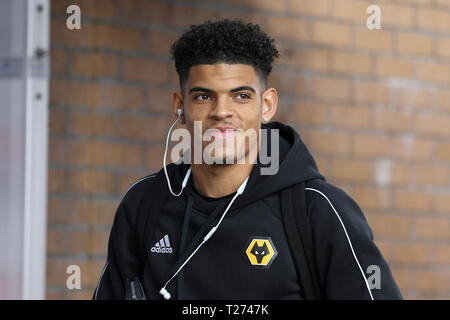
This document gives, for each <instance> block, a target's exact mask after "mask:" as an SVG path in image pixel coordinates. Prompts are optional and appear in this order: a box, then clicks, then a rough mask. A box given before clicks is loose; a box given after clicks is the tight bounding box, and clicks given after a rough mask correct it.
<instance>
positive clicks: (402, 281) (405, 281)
mask: <svg viewBox="0 0 450 320" xmlns="http://www.w3.org/2000/svg"><path fill="white" fill-rule="evenodd" d="M391 272H392V275H393V277H394V279H395V282H396V283H397V285H398V287H399V289H400V290H401V291H402V290H407V289H410V288H412V284H411V280H410V271H409V270H408V269H407V268H391ZM402 295H403V298H405V299H407V297H405V294H404V293H403V292H402Z"/></svg>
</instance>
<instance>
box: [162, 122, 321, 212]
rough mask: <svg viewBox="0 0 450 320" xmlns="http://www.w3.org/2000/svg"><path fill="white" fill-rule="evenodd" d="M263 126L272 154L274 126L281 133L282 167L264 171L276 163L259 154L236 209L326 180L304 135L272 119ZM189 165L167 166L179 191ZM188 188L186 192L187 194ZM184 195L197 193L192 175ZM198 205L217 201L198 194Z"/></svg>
mask: <svg viewBox="0 0 450 320" xmlns="http://www.w3.org/2000/svg"><path fill="white" fill-rule="evenodd" d="M262 129H267V130H268V131H267V136H268V137H267V144H268V146H267V149H268V153H267V154H271V150H272V148H273V147H274V146H272V145H271V140H272V139H271V135H272V134H273V131H272V130H274V129H277V130H278V133H279V144H278V145H279V162H280V163H279V169H278V172H277V173H275V174H273V175H263V174H261V168H264V167H269V166H271V165H272V166H273V165H274V164H270V163H269V164H267V165H264V164H262V163H261V162H260V157H259V156H258V159H257V163H256V164H255V165H254V166H253V169H252V171H251V173H250V178H249V181H248V183H247V186H246V188H245V191H244V193H243V194H242V195H240V196H238V197H237V198H236V201H235V202H234V203H233V209H239V208H241V207H243V206H246V205H248V204H249V203H252V202H254V201H257V200H259V199H261V198H264V197H266V196H268V195H271V194H273V193H276V192H279V191H281V190H283V189H285V188H288V187H290V186H292V185H294V184H297V183H300V182H302V181H306V180H310V179H322V180H325V178H324V177H323V176H322V175H321V174H320V173H319V170H318V168H317V165H316V163H315V161H314V158H313V157H312V155H311V153H310V152H309V150H308V149H307V148H306V146H305V144H304V143H303V141H302V139H301V138H300V135H299V134H298V133H297V131H295V130H294V129H293V128H292V127H290V126H288V125H285V124H282V123H280V122H277V121H275V122H270V123H268V124H263V125H262ZM189 167H190V165H189V164H179V165H177V164H174V163H172V164H170V165H168V166H167V169H168V172H169V177H170V178H171V184H172V187H175V190H179V188H180V186H181V183H182V181H183V179H184V176H185V175H186V172H187V170H188V169H189ZM185 191H186V193H185ZM185 191H183V194H186V195H188V196H189V195H193V194H195V193H196V192H195V189H194V187H193V183H192V175H191V177H190V178H189V183H188V184H187V186H186V189H185ZM232 196H233V194H231V195H228V196H225V197H221V198H217V199H216V200H218V201H220V200H225V199H229V198H231V197H232ZM195 198H196V201H195V203H196V207H197V209H198V210H199V211H200V212H205V210H207V211H209V210H210V205H211V204H212V203H215V201H214V198H208V197H201V196H200V197H199V196H198V194H197V197H195Z"/></svg>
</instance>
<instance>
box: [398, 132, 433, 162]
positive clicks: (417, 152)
mask: <svg viewBox="0 0 450 320" xmlns="http://www.w3.org/2000/svg"><path fill="white" fill-rule="evenodd" d="M392 144H393V147H392V155H393V156H394V157H398V158H401V159H403V160H408V161H415V160H420V161H424V160H430V159H431V158H432V156H433V143H432V141H431V140H426V139H418V138H413V137H404V138H393V139H392Z"/></svg>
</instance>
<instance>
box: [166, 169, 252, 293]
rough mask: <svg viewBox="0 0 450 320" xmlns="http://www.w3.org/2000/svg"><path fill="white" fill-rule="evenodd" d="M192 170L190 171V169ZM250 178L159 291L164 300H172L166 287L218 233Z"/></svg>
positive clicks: (240, 187)
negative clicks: (215, 233)
mask: <svg viewBox="0 0 450 320" xmlns="http://www.w3.org/2000/svg"><path fill="white" fill-rule="evenodd" d="M189 170H190V169H189ZM249 177H250V176H248V177H247V178H246V179H245V180H244V182H242V184H241V185H240V186H239V188H238V189H237V191H236V194H235V195H234V197H233V199H231V201H230V203H229V204H228V207H227V208H226V209H225V211H224V212H223V214H222V217H221V218H220V220H219V222H218V223H217V224H216V225H215V226H214V227H212V228H211V230H209V232H208V233H207V234H206V236H205V237H204V238H203V241H202V242H201V243H200V244H199V245H198V246H197V248H196V249H195V250H194V251H193V252H192V253H191V254H190V256H189V257H188V258H187V259H186V260H185V261H184V262H183V264H182V265H181V266H180V267H179V268H178V270H177V271H176V272H175V273H174V274H173V276H172V277H170V279H169V280H167V282H166V283H165V284H164V286H163V287H162V288H161V290H159V293H160V294H161V295H162V296H163V297H164V299H166V300H169V299H170V298H171V295H170V292H169V291H167V289H166V287H167V285H168V284H169V283H170V281H172V279H173V278H175V277H176V275H177V274H178V273H179V272H180V271H181V270H182V269H183V268H184V266H185V265H186V264H187V263H188V262H189V260H191V258H192V257H193V256H194V255H195V254H196V253H197V251H198V249H200V247H201V246H202V245H204V244H205V242H206V241H208V240H209V238H211V237H212V235H213V234H214V232H216V230H217V228H218V227H219V225H220V223H221V222H222V220H223V218H225V215H226V214H227V212H228V210H229V209H230V207H231V205H232V204H233V202H234V200H236V198H237V197H238V196H239V195H241V194H242V193H243V192H244V190H245V187H246V186H247V182H248V179H249Z"/></svg>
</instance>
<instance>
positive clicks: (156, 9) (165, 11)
mask: <svg viewBox="0 0 450 320" xmlns="http://www.w3.org/2000/svg"><path fill="white" fill-rule="evenodd" d="M122 4H123V15H124V17H125V19H126V20H129V21H132V22H136V21H140V22H153V23H167V22H168V21H169V17H170V12H171V7H170V5H169V4H166V3H163V2H159V1H158V2H157V1H146V0H127V1H124V2H123V3H122Z"/></svg>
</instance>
